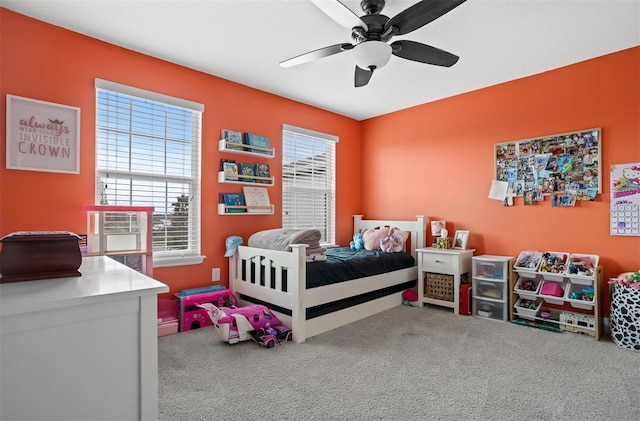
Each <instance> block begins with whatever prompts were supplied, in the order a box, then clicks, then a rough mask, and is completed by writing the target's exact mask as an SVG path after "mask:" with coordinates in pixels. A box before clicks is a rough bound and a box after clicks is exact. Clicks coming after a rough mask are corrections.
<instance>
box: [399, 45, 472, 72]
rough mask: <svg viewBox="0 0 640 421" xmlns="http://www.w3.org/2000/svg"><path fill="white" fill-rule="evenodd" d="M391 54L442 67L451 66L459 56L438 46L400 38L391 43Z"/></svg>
mask: <svg viewBox="0 0 640 421" xmlns="http://www.w3.org/2000/svg"><path fill="white" fill-rule="evenodd" d="M391 54H393V55H394V56H398V57H402V58H405V59H407V60H413V61H418V62H420V63H426V64H435V65H436V66H443V67H451V66H453V65H454V64H456V63H457V61H458V59H459V58H460V57H458V56H456V55H455V54H451V53H449V52H447V51H444V50H441V49H439V48H436V47H432V46H430V45H426V44H421V43H419V42H415V41H409V40H400V41H396V42H394V43H392V44H391Z"/></svg>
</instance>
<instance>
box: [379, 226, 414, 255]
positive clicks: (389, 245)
mask: <svg viewBox="0 0 640 421" xmlns="http://www.w3.org/2000/svg"><path fill="white" fill-rule="evenodd" d="M408 237H409V233H408V232H406V231H402V230H399V229H397V228H390V229H389V235H387V236H386V237H385V238H383V239H382V240H380V250H382V251H384V252H387V253H397V252H400V251H402V250H403V249H404V243H405V241H407V238H408Z"/></svg>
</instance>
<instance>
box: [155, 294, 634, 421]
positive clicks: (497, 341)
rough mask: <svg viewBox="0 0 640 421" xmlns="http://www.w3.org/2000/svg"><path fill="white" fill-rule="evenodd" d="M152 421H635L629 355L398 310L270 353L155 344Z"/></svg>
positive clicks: (204, 332) (193, 336)
mask: <svg viewBox="0 0 640 421" xmlns="http://www.w3.org/2000/svg"><path fill="white" fill-rule="evenodd" d="M158 362H159V364H158V365H159V398H160V419H161V420H167V421H169V420H171V421H173V420H192V421H195V420H216V419H223V420H258V419H260V420H519V419H520V420H528V421H531V420H640V352H637V351H632V350H628V349H624V348H621V347H619V346H617V345H615V344H614V343H612V342H611V341H610V340H608V339H607V338H605V339H603V340H602V341H596V340H594V339H593V338H592V337H589V336H583V335H579V334H575V333H570V332H563V333H556V332H549V331H543V330H539V329H535V328H531V327H526V326H519V325H515V324H512V323H508V322H496V321H491V320H486V319H481V318H478V317H468V316H456V315H454V314H453V313H452V312H451V310H448V309H442V308H439V307H433V306H428V307H424V308H415V307H407V306H399V307H397V308H394V309H391V310H388V311H385V312H383V313H380V314H378V315H376V316H373V317H369V318H367V319H364V320H361V321H359V322H356V323H352V324H350V325H347V326H345V327H342V328H339V329H335V330H333V331H330V332H327V333H324V334H322V335H318V336H315V337H313V338H310V339H309V340H307V341H306V342H304V343H302V344H298V345H296V344H293V343H291V342H288V343H284V344H282V345H279V346H277V347H275V348H272V349H267V348H264V347H261V346H259V345H257V344H255V343H253V342H251V341H247V342H241V343H239V344H236V345H229V344H227V343H224V342H221V341H220V340H219V339H218V338H217V337H216V336H215V334H214V332H213V328H212V327H207V328H202V329H198V330H194V331H188V332H181V333H178V334H175V335H170V336H164V337H161V338H159V361H158Z"/></svg>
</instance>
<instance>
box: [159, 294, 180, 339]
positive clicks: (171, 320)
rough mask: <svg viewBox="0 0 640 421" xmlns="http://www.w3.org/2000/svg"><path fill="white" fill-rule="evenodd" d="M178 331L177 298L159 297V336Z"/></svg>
mask: <svg viewBox="0 0 640 421" xmlns="http://www.w3.org/2000/svg"><path fill="white" fill-rule="evenodd" d="M173 333H178V303H177V302H176V300H172V299H166V298H158V336H165V335H171V334H173Z"/></svg>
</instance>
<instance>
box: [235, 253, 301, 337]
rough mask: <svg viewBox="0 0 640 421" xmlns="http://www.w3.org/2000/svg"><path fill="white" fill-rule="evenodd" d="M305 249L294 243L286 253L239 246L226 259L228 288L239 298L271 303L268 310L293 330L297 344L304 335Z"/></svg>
mask: <svg viewBox="0 0 640 421" xmlns="http://www.w3.org/2000/svg"><path fill="white" fill-rule="evenodd" d="M306 248H307V245H306V244H293V245H292V246H291V249H292V250H291V251H290V252H288V251H277V250H268V249H262V248H255V247H247V246H238V251H237V252H236V253H235V254H234V255H233V256H232V257H231V258H230V259H229V278H230V279H229V288H231V290H232V291H233V292H234V293H235V294H236V296H237V297H238V299H240V300H241V301H243V300H242V299H241V296H243V295H244V296H248V297H253V298H256V299H259V300H260V301H263V302H265V303H268V304H271V306H272V307H271V310H273V311H274V312H275V313H276V315H277V316H278V317H279V318H280V319H281V322H282V323H283V324H285V325H286V326H287V327H289V328H291V330H292V331H293V341H294V342H296V343H299V342H303V341H304V340H305V337H306V336H305V308H304V294H305V290H306V288H305V283H306V271H307V265H306ZM285 271H286V282H283V276H282V275H283V274H284V273H285ZM245 303H246V302H245ZM278 308H281V309H284V310H285V311H284V312H283V311H282V310H280V311H279V310H278ZM287 313H290V314H287Z"/></svg>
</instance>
